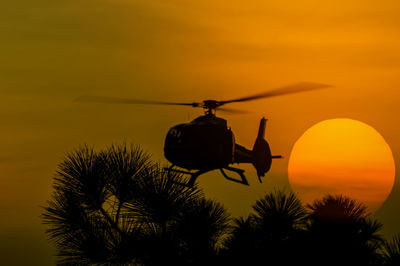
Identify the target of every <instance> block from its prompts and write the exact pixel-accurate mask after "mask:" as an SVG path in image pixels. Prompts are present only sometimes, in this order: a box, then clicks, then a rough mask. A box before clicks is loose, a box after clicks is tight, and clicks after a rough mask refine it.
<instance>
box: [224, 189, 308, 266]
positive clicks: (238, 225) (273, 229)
mask: <svg viewBox="0 0 400 266" xmlns="http://www.w3.org/2000/svg"><path fill="white" fill-rule="evenodd" d="M306 221H307V212H306V210H305V208H304V207H303V206H302V204H301V202H300V200H299V199H298V198H297V197H296V195H294V194H293V193H291V192H290V193H285V192H283V191H274V192H272V193H269V194H267V195H265V196H264V197H263V198H261V199H260V200H258V201H256V203H255V205H253V213H252V214H250V216H249V217H248V218H246V219H243V218H241V219H236V220H235V226H234V229H233V234H232V237H231V238H230V239H229V240H228V241H227V243H226V245H227V247H228V249H229V251H230V253H231V256H232V259H233V261H236V262H237V261H242V262H243V263H246V264H248V265H252V264H255V263H256V262H257V261H263V260H266V259H267V260H268V262H269V263H271V264H272V265H279V264H281V265H285V264H287V263H291V262H293V261H294V260H295V258H296V254H297V245H298V244H299V241H300V238H301V236H302V235H303V231H304V228H305V224H306ZM288 254H291V256H288Z"/></svg>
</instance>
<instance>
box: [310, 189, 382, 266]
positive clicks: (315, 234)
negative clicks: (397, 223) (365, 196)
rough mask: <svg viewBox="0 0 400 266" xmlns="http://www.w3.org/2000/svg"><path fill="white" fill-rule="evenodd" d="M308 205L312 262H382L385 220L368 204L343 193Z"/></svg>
mask: <svg viewBox="0 0 400 266" xmlns="http://www.w3.org/2000/svg"><path fill="white" fill-rule="evenodd" d="M308 208H309V209H310V210H311V214H310V224H309V226H308V230H307V232H308V236H309V237H308V249H309V250H310V251H312V252H313V254H315V255H314V256H312V257H311V258H312V262H311V263H312V265H321V263H323V264H324V265H381V263H382V257H381V253H380V247H381V245H382V244H383V238H382V236H381V235H380V234H379V230H380V229H381V227H382V224H380V223H379V222H378V221H376V220H373V219H370V218H369V214H368V213H367V207H366V206H365V205H363V204H361V203H357V202H356V201H355V200H352V199H350V198H348V197H345V196H343V195H327V196H325V197H324V198H322V199H320V200H315V201H314V203H312V204H311V205H308Z"/></svg>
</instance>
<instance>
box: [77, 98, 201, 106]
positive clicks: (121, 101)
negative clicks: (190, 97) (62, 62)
mask: <svg viewBox="0 0 400 266" xmlns="http://www.w3.org/2000/svg"><path fill="white" fill-rule="evenodd" d="M75 101H77V102H90V103H112V104H159V105H186V106H192V107H202V104H201V103H175V102H162V101H148V100H137V99H125V98H117V97H102V96H81V97H79V98H77V99H76V100H75Z"/></svg>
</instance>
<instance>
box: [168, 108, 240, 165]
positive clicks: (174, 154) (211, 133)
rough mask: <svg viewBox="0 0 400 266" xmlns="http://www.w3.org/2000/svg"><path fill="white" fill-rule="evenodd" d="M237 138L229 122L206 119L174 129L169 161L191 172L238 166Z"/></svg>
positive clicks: (199, 118) (214, 118)
mask: <svg viewBox="0 0 400 266" xmlns="http://www.w3.org/2000/svg"><path fill="white" fill-rule="evenodd" d="M234 153H235V137H234V135H233V132H232V130H231V129H230V128H228V127H227V122H226V120H225V119H222V118H219V117H216V116H214V115H203V116H200V117H198V118H196V119H194V120H193V121H191V122H189V123H186V124H179V125H176V126H174V127H172V128H171V129H170V130H169V131H168V134H167V137H166V139H165V145H164V155H165V158H166V159H167V160H168V161H170V162H171V163H172V164H173V165H176V166H179V167H181V168H185V169H188V170H192V169H193V170H200V169H218V168H223V167H226V166H228V165H229V164H231V163H233V162H234V155H235V154H234Z"/></svg>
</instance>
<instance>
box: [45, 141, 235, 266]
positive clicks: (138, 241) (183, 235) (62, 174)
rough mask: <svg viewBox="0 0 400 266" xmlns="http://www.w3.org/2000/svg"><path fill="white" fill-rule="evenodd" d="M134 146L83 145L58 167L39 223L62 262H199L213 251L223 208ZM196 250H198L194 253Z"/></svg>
mask: <svg viewBox="0 0 400 266" xmlns="http://www.w3.org/2000/svg"><path fill="white" fill-rule="evenodd" d="M178 182H182V176H180V175H178V174H175V173H172V172H169V171H164V170H163V169H162V168H161V167H160V166H159V165H157V164H155V163H153V162H152V161H151V160H150V156H148V155H147V154H146V153H144V152H143V151H142V150H141V149H140V148H139V147H138V146H127V145H126V144H124V145H113V146H111V147H109V148H108V149H105V150H103V151H100V152H95V151H94V150H93V148H90V147H87V146H84V147H80V148H78V149H76V150H74V151H73V152H71V153H68V154H67V155H66V157H65V159H64V160H63V162H61V163H60V164H59V166H58V170H57V172H56V176H55V178H54V194H53V196H52V199H51V200H50V201H48V203H47V206H45V207H44V212H43V214H42V218H43V222H44V223H45V224H46V225H48V230H47V233H48V235H49V237H50V238H51V239H52V240H53V241H54V242H55V244H56V247H57V250H58V254H57V255H58V257H59V263H60V264H132V265H162V264H165V265H166V264H168V263H173V264H174V265H201V264H203V263H204V262H206V261H207V260H212V259H213V257H215V256H216V251H217V243H218V241H220V238H221V237H222V235H223V234H224V232H225V231H226V228H227V227H228V223H229V215H228V214H227V212H226V210H225V208H224V207H223V206H222V205H221V204H219V203H216V202H214V201H211V200H207V199H205V198H204V195H203V193H202V192H201V190H200V189H199V188H198V187H196V186H195V187H193V188H188V187H184V186H181V185H179V184H178ZM200 253H201V254H200Z"/></svg>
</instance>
